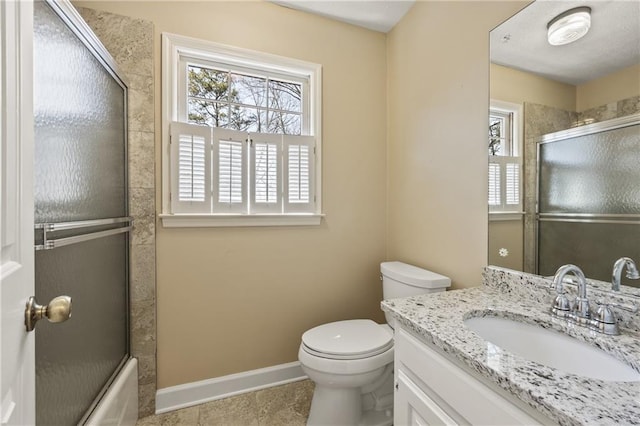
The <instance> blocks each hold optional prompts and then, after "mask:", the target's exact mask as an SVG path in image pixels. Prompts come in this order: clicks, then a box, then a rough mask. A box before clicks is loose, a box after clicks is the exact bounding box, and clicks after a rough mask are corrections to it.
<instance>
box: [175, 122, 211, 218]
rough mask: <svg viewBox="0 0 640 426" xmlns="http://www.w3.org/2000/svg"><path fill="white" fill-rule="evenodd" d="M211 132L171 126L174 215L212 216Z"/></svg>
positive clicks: (184, 126)
mask: <svg viewBox="0 0 640 426" xmlns="http://www.w3.org/2000/svg"><path fill="white" fill-rule="evenodd" d="M210 146H211V128H210V127H205V126H197V125H193V124H186V123H176V122H173V123H171V153H170V157H171V160H170V163H171V165H170V173H171V175H172V177H171V211H172V213H210V212H211V177H210V176H211V170H210V167H211V162H210V153H211V149H210Z"/></svg>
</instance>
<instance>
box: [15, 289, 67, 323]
mask: <svg viewBox="0 0 640 426" xmlns="http://www.w3.org/2000/svg"><path fill="white" fill-rule="evenodd" d="M42 318H47V319H48V320H49V322H64V321H66V320H68V319H69V318H71V298H70V297H69V296H58V297H56V298H54V299H53V300H51V302H49V304H48V305H46V306H44V305H39V304H38V302H36V298H35V297H33V296H31V297H30V298H29V300H28V301H27V306H26V309H25V311H24V325H25V327H26V328H27V331H32V330H33V329H34V328H35V327H36V323H37V322H38V321H40V320H41V319H42Z"/></svg>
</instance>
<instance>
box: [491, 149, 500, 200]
mask: <svg viewBox="0 0 640 426" xmlns="http://www.w3.org/2000/svg"><path fill="white" fill-rule="evenodd" d="M492 159H493V157H489V161H491V160H492ZM500 204H501V198H500V164H499V163H493V162H489V206H499V205H500Z"/></svg>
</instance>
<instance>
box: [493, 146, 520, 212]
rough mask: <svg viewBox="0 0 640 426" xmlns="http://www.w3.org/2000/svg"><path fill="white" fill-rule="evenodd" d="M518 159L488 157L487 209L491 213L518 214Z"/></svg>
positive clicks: (497, 156) (500, 156) (498, 156)
mask: <svg viewBox="0 0 640 426" xmlns="http://www.w3.org/2000/svg"><path fill="white" fill-rule="evenodd" d="M520 174H521V165H520V157H511V156H503V155H491V156H489V209H490V211H493V212H520V211H522V202H521V197H520Z"/></svg>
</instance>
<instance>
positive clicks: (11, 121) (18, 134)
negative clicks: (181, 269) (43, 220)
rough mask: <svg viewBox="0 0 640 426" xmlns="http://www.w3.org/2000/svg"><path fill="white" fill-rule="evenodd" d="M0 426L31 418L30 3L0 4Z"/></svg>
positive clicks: (32, 372) (31, 173)
mask: <svg viewBox="0 0 640 426" xmlns="http://www.w3.org/2000/svg"><path fill="white" fill-rule="evenodd" d="M0 22H1V23H2V28H1V30H0V31H1V34H2V43H0V49H1V50H2V65H1V67H0V74H1V75H0V77H1V78H0V81H1V82H2V83H1V87H0V91H1V93H2V106H1V108H2V109H1V114H0V133H1V134H2V152H1V154H0V155H1V157H0V158H1V161H0V178H1V181H2V184H1V185H0V195H1V200H2V201H1V204H0V219H1V225H0V240H1V245H2V254H1V256H2V257H1V259H0V276H1V281H0V317H1V321H0V325H1V329H0V331H1V336H2V337H1V339H0V348H1V349H0V370H1V374H2V376H1V380H0V404H1V405H0V424H2V425H5V424H6V425H9V424H11V425H28V424H34V423H35V336H34V334H33V333H27V332H26V329H25V325H24V311H25V304H26V301H27V299H28V298H29V296H32V295H33V292H34V251H33V236H34V235H33V234H34V232H33V203H34V201H33V102H32V99H33V94H32V75H33V65H32V56H33V54H32V51H33V49H32V39H33V35H32V33H33V4H32V2H30V1H26V0H24V1H2V2H0Z"/></svg>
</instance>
